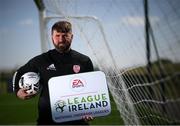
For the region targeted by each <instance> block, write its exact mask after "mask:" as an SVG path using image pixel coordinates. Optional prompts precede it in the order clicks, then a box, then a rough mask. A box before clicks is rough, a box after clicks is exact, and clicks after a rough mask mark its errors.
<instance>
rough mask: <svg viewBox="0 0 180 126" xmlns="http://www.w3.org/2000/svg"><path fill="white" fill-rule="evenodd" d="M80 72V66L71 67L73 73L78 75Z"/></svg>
mask: <svg viewBox="0 0 180 126" xmlns="http://www.w3.org/2000/svg"><path fill="white" fill-rule="evenodd" d="M80 70H81V67H80V65H73V71H74V73H79V72H80Z"/></svg>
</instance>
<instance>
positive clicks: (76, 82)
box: [70, 77, 86, 91]
mask: <svg viewBox="0 0 180 126" xmlns="http://www.w3.org/2000/svg"><path fill="white" fill-rule="evenodd" d="M85 86H86V82H85V80H84V79H82V78H79V77H76V78H73V79H72V80H71V82H70V87H71V89H72V90H73V91H82V90H83V89H84V88H85Z"/></svg>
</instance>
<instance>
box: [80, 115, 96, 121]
mask: <svg viewBox="0 0 180 126" xmlns="http://www.w3.org/2000/svg"><path fill="white" fill-rule="evenodd" d="M82 119H83V120H84V121H86V122H88V121H91V120H93V119H94V118H93V117H92V116H91V115H85V116H83V117H82Z"/></svg>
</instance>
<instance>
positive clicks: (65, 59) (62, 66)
mask: <svg viewBox="0 0 180 126" xmlns="http://www.w3.org/2000/svg"><path fill="white" fill-rule="evenodd" d="M77 66H78V68H75V67H77ZM90 71H93V64H92V62H91V60H90V58H89V57H87V56H85V55H83V54H81V53H79V52H77V51H74V50H70V51H69V52H68V53H59V52H58V51H57V50H56V49H53V50H49V51H48V52H46V53H43V54H41V55H39V56H36V57H34V58H32V59H31V60H30V61H29V62H28V63H26V64H25V65H24V66H22V67H21V68H19V69H18V70H17V72H16V73H15V75H14V79H13V80H14V82H13V83H14V88H15V92H16V94H17V91H18V90H19V80H20V77H21V76H22V75H23V74H24V73H26V72H36V73H39V75H40V86H41V91H40V97H39V103H38V111H39V112H38V114H39V117H38V120H37V123H38V124H48V125H53V124H56V123H54V122H53V120H52V115H51V109H50V99H49V91H48V80H49V79H50V78H51V77H55V76H62V75H69V74H75V73H82V72H90ZM61 90H63V89H59V91H61ZM62 124H86V123H85V122H84V121H83V120H77V121H71V122H65V123H62Z"/></svg>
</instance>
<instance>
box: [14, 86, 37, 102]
mask: <svg viewBox="0 0 180 126" xmlns="http://www.w3.org/2000/svg"><path fill="white" fill-rule="evenodd" d="M17 96H18V98H20V99H22V100H26V99H29V98H32V97H33V96H35V94H28V93H27V92H26V90H25V89H23V88H22V89H19V91H18V92H17Z"/></svg>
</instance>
